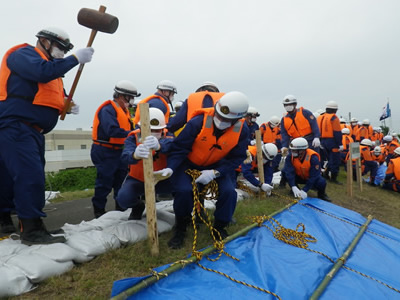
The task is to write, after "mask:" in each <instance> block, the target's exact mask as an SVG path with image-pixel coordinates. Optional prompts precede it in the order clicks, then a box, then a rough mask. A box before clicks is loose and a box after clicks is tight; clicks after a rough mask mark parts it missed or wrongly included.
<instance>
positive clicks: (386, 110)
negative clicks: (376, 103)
mask: <svg viewBox="0 0 400 300" xmlns="http://www.w3.org/2000/svg"><path fill="white" fill-rule="evenodd" d="M391 115H392V113H391V111H390V106H389V102H388V103H387V104H386V105H385V106H384V107H383V112H382V115H381V117H380V118H379V121H382V120H385V119H387V118H390V116H391Z"/></svg>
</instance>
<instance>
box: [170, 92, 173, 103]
mask: <svg viewBox="0 0 400 300" xmlns="http://www.w3.org/2000/svg"><path fill="white" fill-rule="evenodd" d="M169 101H171V102H172V101H174V94H173V93H172V95H169Z"/></svg>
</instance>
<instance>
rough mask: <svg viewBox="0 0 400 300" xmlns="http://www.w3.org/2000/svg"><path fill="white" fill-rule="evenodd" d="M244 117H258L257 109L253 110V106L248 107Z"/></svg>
mask: <svg viewBox="0 0 400 300" xmlns="http://www.w3.org/2000/svg"><path fill="white" fill-rule="evenodd" d="M246 115H248V116H253V115H254V116H256V117H259V116H260V114H259V113H258V110H257V108H255V107H254V106H249V109H248V110H247V113H246Z"/></svg>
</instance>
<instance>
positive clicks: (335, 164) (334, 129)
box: [318, 101, 343, 184]
mask: <svg viewBox="0 0 400 300" xmlns="http://www.w3.org/2000/svg"><path fill="white" fill-rule="evenodd" d="M338 108H339V107H338V104H337V103H336V101H328V102H327V103H326V107H325V110H326V112H325V113H324V114H323V115H322V116H321V119H318V122H319V123H318V126H319V128H320V131H321V152H320V153H321V157H323V158H321V160H322V161H324V160H327V161H328V164H327V166H326V169H325V171H324V174H325V178H330V181H331V182H333V183H336V184H342V183H341V182H339V181H338V180H337V176H338V174H339V166H340V152H339V151H343V145H342V130H341V128H340V121H339V118H338V117H337V115H336V112H337V110H338ZM322 154H323V155H322ZM329 173H330V176H329Z"/></svg>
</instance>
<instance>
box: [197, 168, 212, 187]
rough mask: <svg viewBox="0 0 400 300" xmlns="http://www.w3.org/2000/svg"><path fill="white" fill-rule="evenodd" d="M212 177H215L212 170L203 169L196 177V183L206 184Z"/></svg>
mask: <svg viewBox="0 0 400 300" xmlns="http://www.w3.org/2000/svg"><path fill="white" fill-rule="evenodd" d="M214 178H215V172H214V170H203V171H201V175H200V176H199V177H197V179H196V183H201V184H204V185H206V184H208V183H209V182H210V181H211V180H213V179H214Z"/></svg>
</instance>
